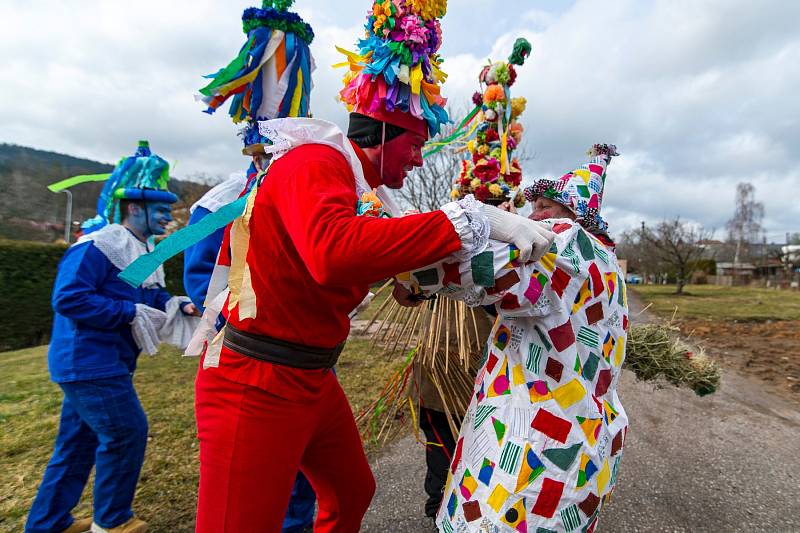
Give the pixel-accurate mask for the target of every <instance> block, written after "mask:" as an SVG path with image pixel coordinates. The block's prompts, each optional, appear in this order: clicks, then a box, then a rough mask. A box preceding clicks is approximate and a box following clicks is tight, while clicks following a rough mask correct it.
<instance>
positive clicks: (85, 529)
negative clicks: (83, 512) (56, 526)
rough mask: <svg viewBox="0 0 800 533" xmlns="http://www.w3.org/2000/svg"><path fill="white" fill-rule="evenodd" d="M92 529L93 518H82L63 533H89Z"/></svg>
mask: <svg viewBox="0 0 800 533" xmlns="http://www.w3.org/2000/svg"><path fill="white" fill-rule="evenodd" d="M91 527H92V519H91V518H81V519H80V520H75V521H73V522H72V524H70V526H69V527H68V528H67V529H65V530H64V531H62V532H61V533H89V528H91Z"/></svg>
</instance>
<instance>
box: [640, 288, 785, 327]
mask: <svg viewBox="0 0 800 533" xmlns="http://www.w3.org/2000/svg"><path fill="white" fill-rule="evenodd" d="M630 288H632V289H633V290H634V291H636V293H637V294H638V295H639V296H641V297H642V299H643V300H644V301H645V303H646V304H652V306H651V307H650V310H651V311H653V312H655V313H656V314H658V315H660V316H664V317H671V316H672V314H673V313H674V312H675V308H676V307H677V309H678V311H677V314H676V315H675V316H676V317H677V318H679V319H685V318H704V319H719V320H743V321H765V320H800V292H797V291H779V290H774V289H754V288H749V287H720V286H717V285H689V286H687V287H686V288H685V289H684V290H685V294H684V295H682V296H678V295H676V294H675V287H674V286H671V285H631V286H630Z"/></svg>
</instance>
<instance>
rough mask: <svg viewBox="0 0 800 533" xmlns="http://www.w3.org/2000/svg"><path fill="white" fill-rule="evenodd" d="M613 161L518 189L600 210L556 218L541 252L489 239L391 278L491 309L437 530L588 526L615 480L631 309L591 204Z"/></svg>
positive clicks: (596, 161) (539, 532) (598, 158)
mask: <svg viewBox="0 0 800 533" xmlns="http://www.w3.org/2000/svg"><path fill="white" fill-rule="evenodd" d="M601 152H602V151H601ZM609 160H610V155H609V154H608V151H606V153H598V152H596V153H594V154H593V157H592V158H591V160H590V161H589V163H588V164H586V165H584V166H583V167H581V168H579V169H577V170H575V171H573V172H572V173H569V174H567V175H565V176H564V177H563V178H562V179H560V180H556V181H554V182H551V183H549V184H548V185H547V186H543V185H542V184H538V183H537V185H535V186H534V189H535V191H534V190H533V189H529V190H528V191H527V194H528V196H529V199H530V200H534V199H535V198H536V197H537V196H538V195H539V194H543V193H547V194H548V196H556V195H559V196H561V197H562V198H564V199H565V201H566V199H567V198H568V197H572V198H573V199H574V200H575V201H576V204H575V205H576V206H577V205H578V204H580V205H583V204H586V205H590V204H591V205H594V206H595V207H596V210H595V211H587V210H583V211H582V215H581V216H580V217H579V219H580V220H581V222H573V221H571V220H569V219H559V220H554V221H552V223H553V230H554V231H555V232H556V233H557V236H556V240H555V242H554V243H553V245H552V247H551V249H550V252H549V253H548V254H547V255H545V256H544V257H543V258H542V259H541V260H539V261H536V262H532V263H527V264H520V263H519V262H518V261H517V252H516V250H515V249H514V248H513V247H512V246H509V245H506V244H500V243H495V242H491V243H490V245H489V247H488V249H487V250H486V251H484V252H483V253H482V254H480V255H478V256H476V257H474V258H473V259H472V260H471V261H470V262H458V261H452V260H450V261H444V262H441V263H437V264H435V265H431V266H429V267H427V268H424V269H421V270H418V271H412V272H410V273H409V274H408V275H406V276H403V277H402V278H400V279H403V280H404V283H406V284H407V285H408V286H409V287H411V288H412V289H413V290H416V291H422V292H425V293H434V292H439V293H441V294H444V295H447V296H449V297H454V298H458V299H462V300H464V301H466V302H468V303H470V304H472V305H477V304H487V303H494V304H496V308H497V310H498V313H499V316H498V319H497V321H496V322H495V325H494V328H493V331H492V334H491V336H490V338H489V340H488V342H487V344H486V353H485V363H484V365H483V367H482V368H481V370H480V372H479V374H478V376H477V379H476V381H475V389H474V395H473V398H472V402H471V404H470V407H469V409H468V411H467V415H466V417H465V418H464V421H463V424H462V427H461V433H460V435H459V438H458V441H457V443H456V451H455V456H454V458H453V462H452V464H451V466H450V475H449V478H448V482H447V487H446V489H445V494H444V501H443V504H442V507H441V508H440V510H439V514H438V517H437V525H438V526H439V529H440V531H443V532H448V533H449V532H454V531H455V532H467V531H470V532H471V531H475V532H479V531H480V532H485V531H503V532H505V531H508V532H511V531H519V532H536V533H544V532H549V531H553V532H555V531H558V532H561V531H593V530H594V528H595V527H596V524H597V519H598V514H599V512H600V509H601V508H602V507H603V505H604V504H605V502H606V501H607V500H608V498H609V496H610V494H611V492H612V490H613V488H614V485H615V484H616V481H617V475H618V470H619V464H620V459H621V456H622V449H623V445H624V443H625V438H626V433H627V425H628V422H627V417H626V414H625V410H624V409H623V407H622V405H621V403H620V401H619V397H618V396H617V392H616V388H617V383H618V380H619V376H620V370H621V366H622V363H623V361H624V358H625V343H626V331H627V328H628V307H627V302H626V294H625V291H626V289H625V280H624V276H623V273H622V270H621V269H620V267H619V264H618V263H617V260H616V257H615V255H614V251H613V245H612V244H611V243H610V241H609V240H608V239H607V238H606V237H604V236H603V234H602V232H597V231H596V230H597V229H598V228H600V227H602V228H603V230H604V229H605V227H604V222H603V221H602V219H600V218H599V214H598V211H599V207H600V201H601V200H602V188H603V183H604V179H605V170H606V166H607V164H608V161H609ZM562 193H563V194H562ZM582 223H586V226H583V225H582ZM587 227H588V228H590V230H591V231H592V232H594V233H598V235H596V234H594V233H592V232H590V231H588V230H587Z"/></svg>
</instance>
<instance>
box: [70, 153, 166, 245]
mask: <svg viewBox="0 0 800 533" xmlns="http://www.w3.org/2000/svg"><path fill="white" fill-rule="evenodd" d="M168 181H169V163H167V162H166V161H165V160H164V159H162V158H160V157H159V156H157V155H155V154H153V153H152V152H151V151H150V143H148V142H147V141H139V146H138V148H137V149H136V153H135V154H133V155H132V156H130V157H124V158H122V159H120V161H119V163H117V166H116V167H115V168H114V171H113V172H112V173H111V176H110V177H109V178H108V180H106V183H105V185H104V186H103V190H102V191H100V197H99V198H98V200H97V215H96V216H95V217H94V218H91V219H89V220H87V221H86V222H84V223H83V224H81V228H82V229H83V232H84V233H91V232H92V231H96V230H98V229H100V228H102V227H103V226H105V225H106V224H111V223H114V222H117V223H118V222H119V221H120V212H119V201H120V200H134V201H140V202H161V203H168V204H172V203H175V202H177V201H178V197H177V196H175V194H174V193H171V192H170V191H169V190H168V189H167V182H168Z"/></svg>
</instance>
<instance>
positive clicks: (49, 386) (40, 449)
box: [0, 339, 399, 532]
mask: <svg viewBox="0 0 800 533" xmlns="http://www.w3.org/2000/svg"><path fill="white" fill-rule="evenodd" d="M197 363H198V360H197V359H189V358H182V357H180V356H179V355H178V353H177V352H176V351H174V350H164V352H163V353H161V354H160V355H159V356H157V357H146V356H143V357H141V358H140V360H139V369H138V370H137V373H136V378H135V383H136V388H137V390H138V392H139V396H140V398H141V400H142V403H143V404H144V407H145V410H146V411H147V415H148V419H149V422H150V438H149V443H148V446H147V457H146V461H145V466H144V470H143V472H142V476H141V480H140V482H139V486H138V489H137V493H136V500H135V502H134V510H135V511H136V513H137V514H138V515H139V516H140V517H141V518H142V519H144V520H146V521H148V522H149V523H150V524H151V530H152V531H169V532H183V531H186V532H188V531H194V511H195V505H196V499H195V498H196V488H197V480H198V474H197V472H198V470H197V451H198V448H197V440H196V438H195V425H194V413H193V398H194V376H195V373H196V371H197ZM398 363H399V361H385V360H376V358H375V357H370V350H369V343H368V341H364V340H358V339H356V340H351V341H349V342H348V345H347V348H346V349H345V351H344V353H343V354H342V357H341V359H340V362H339V365H338V376H339V379H340V381H341V383H342V386H343V387H344V389H345V391H346V392H347V394H348V397H349V399H350V402H351V405H352V407H353V410H354V411H356V412H358V410H359V409H360V408H361V407H363V406H365V405H367V404H369V403H370V400H371V399H372V398H374V397H375V396H376V395H377V393H378V392H379V391H380V389H381V387H382V386H383V385H384V383H385V381H386V379H387V377H388V376H389V375H390V374H391V373H392V372H393V371H394V370H395V369H396V367H397V365H398ZM0 376H2V380H0V531H4V532H6V531H7V532H12V531H13V532H18V531H22V528H23V524H24V521H25V517H26V515H27V512H28V508H29V507H30V504H31V502H32V501H33V498H34V496H35V494H36V488H37V486H38V484H39V481H40V479H41V475H42V473H43V471H44V467H45V465H46V463H47V460H48V459H49V457H50V453H51V451H52V446H53V441H54V439H55V434H56V427H57V423H58V415H59V412H60V406H61V398H62V395H61V391H60V389H59V388H58V386H56V385H54V384H53V383H51V382H50V380H49V377H48V373H47V361H46V347H38V348H32V349H27V350H20V351H15V352H6V353H0ZM90 513H91V481H90V483H89V485H88V488H87V490H86V491H85V492H84V495H83V498H82V500H81V504H80V505H79V507H78V508H77V509H76V510H75V516H79V517H82V516H88V515H89V514H90Z"/></svg>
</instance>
